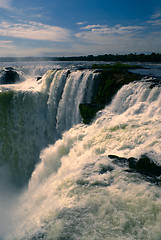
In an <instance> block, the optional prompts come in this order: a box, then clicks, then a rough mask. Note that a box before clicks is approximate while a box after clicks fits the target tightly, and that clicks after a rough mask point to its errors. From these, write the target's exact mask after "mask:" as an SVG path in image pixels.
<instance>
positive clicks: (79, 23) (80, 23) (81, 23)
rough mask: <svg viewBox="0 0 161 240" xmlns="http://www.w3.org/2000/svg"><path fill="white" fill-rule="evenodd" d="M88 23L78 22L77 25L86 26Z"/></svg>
mask: <svg viewBox="0 0 161 240" xmlns="http://www.w3.org/2000/svg"><path fill="white" fill-rule="evenodd" d="M86 23H87V22H77V23H76V24H77V25H84V24H86Z"/></svg>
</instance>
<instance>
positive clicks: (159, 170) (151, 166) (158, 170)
mask: <svg viewBox="0 0 161 240" xmlns="http://www.w3.org/2000/svg"><path fill="white" fill-rule="evenodd" d="M136 169H137V171H139V172H141V173H144V174H146V175H149V176H152V175H154V176H157V177H159V176H160V175H161V166H158V165H157V164H155V163H154V162H153V161H152V160H151V159H150V158H149V157H148V156H147V155H142V156H141V157H140V158H139V161H138V162H137V165H136Z"/></svg>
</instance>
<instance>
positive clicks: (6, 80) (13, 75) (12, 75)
mask: <svg viewBox="0 0 161 240" xmlns="http://www.w3.org/2000/svg"><path fill="white" fill-rule="evenodd" d="M18 81H20V76H19V74H18V73H17V72H16V71H15V70H14V69H13V68H12V67H7V68H5V71H4V72H3V73H2V77H1V83H2V84H11V83H15V82H18Z"/></svg>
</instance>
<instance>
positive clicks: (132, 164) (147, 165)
mask: <svg viewBox="0 0 161 240" xmlns="http://www.w3.org/2000/svg"><path fill="white" fill-rule="evenodd" d="M108 157H109V158H111V159H113V161H112V163H113V164H116V165H118V166H120V167H126V170H125V171H126V172H129V173H139V174H141V176H142V178H143V179H144V180H146V181H148V182H151V183H153V184H155V185H159V186H161V178H159V176H161V166H159V165H157V164H156V163H155V162H154V161H153V160H151V159H150V158H149V157H148V155H147V154H143V155H141V157H140V158H139V159H137V158H134V157H131V158H122V157H118V156H116V155H108Z"/></svg>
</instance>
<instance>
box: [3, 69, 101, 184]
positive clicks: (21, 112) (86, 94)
mask: <svg viewBox="0 0 161 240" xmlns="http://www.w3.org/2000/svg"><path fill="white" fill-rule="evenodd" d="M97 75H98V74H96V73H93V72H92V71H89V70H86V71H78V70H77V71H72V72H71V71H69V70H50V71H48V72H47V73H46V74H45V75H44V76H43V77H42V79H41V80H39V81H38V82H36V81H35V82H34V84H33V82H32V84H33V86H29V87H28V89H27V88H25V90H24V89H23V87H24V86H28V85H27V84H29V83H31V82H30V79H26V82H27V83H24V82H23V83H20V84H17V85H16V84H15V85H14V86H13V87H12V86H3V87H2V92H1V93H0V136H1V140H0V163H1V165H3V164H4V163H7V164H9V166H10V168H11V171H12V174H13V176H14V179H15V180H16V181H17V182H18V183H20V184H21V183H24V182H26V181H27V180H28V179H29V177H30V175H31V173H32V171H33V169H34V167H35V164H36V163H37V162H38V161H39V155H40V151H41V149H43V148H45V147H46V146H47V145H48V144H51V143H54V142H55V141H56V140H57V139H58V138H60V137H61V134H62V133H63V132H64V131H66V130H68V129H69V128H71V127H72V126H73V125H76V124H78V123H80V122H81V117H80V113H79V104H80V103H82V102H84V101H87V100H88V101H89V102H90V101H91V99H92V88H93V87H94V84H93V83H94V79H96V78H97Z"/></svg>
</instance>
